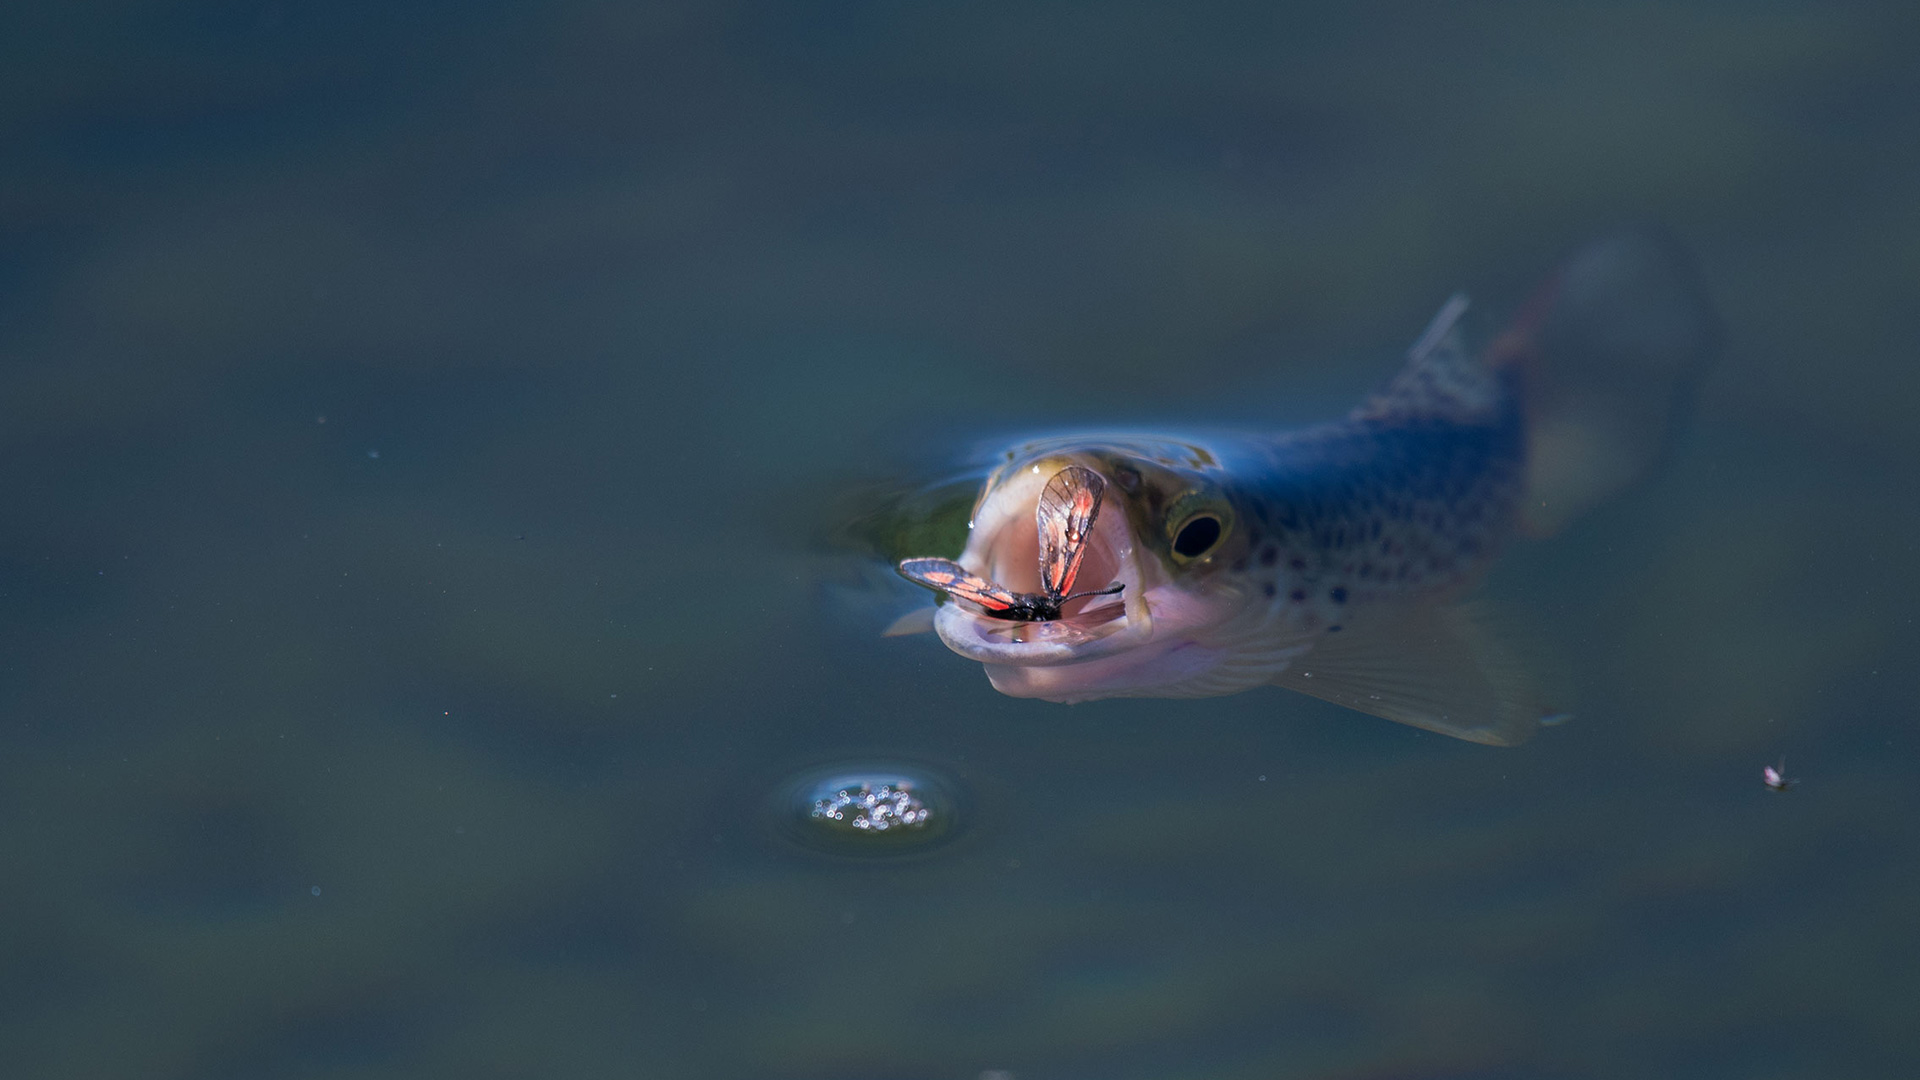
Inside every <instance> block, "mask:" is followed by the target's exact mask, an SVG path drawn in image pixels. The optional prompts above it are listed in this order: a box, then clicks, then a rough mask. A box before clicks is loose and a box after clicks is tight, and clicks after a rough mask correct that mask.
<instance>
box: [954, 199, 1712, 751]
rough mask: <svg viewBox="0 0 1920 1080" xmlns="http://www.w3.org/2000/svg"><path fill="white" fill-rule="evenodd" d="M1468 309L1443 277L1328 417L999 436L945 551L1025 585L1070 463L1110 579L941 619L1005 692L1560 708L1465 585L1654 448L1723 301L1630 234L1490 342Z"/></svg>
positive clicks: (976, 570)
mask: <svg viewBox="0 0 1920 1080" xmlns="http://www.w3.org/2000/svg"><path fill="white" fill-rule="evenodd" d="M1465 308H1466V301H1465V299H1464V298H1463V297H1456V298H1454V299H1453V300H1451V301H1449V302H1448V303H1447V305H1446V306H1445V307H1444V308H1443V309H1442V310H1441V312H1440V314H1439V315H1438V316H1437V317H1436V318H1435V319H1434V321H1433V323H1432V325H1431V326H1430V327H1429V328H1428V330H1427V332H1426V333H1425V334H1423V335H1422V336H1421V337H1420V339H1419V340H1418V341H1417V342H1416V344H1415V345H1414V346H1413V348H1412V349H1411V350H1410V352H1409V355H1408V358H1407V362H1406V364H1405V366H1404V367H1403V368H1402V369H1401V370H1400V372H1399V373H1398V374H1397V375H1395V376H1394V377H1393V378H1392V379H1390V380H1389V381H1388V382H1387V383H1386V385H1385V386H1383V387H1382V388H1381V389H1380V390H1379V391H1378V392H1377V393H1375V394H1374V395H1372V396H1371V397H1369V398H1368V399H1367V400H1366V401H1364V402H1363V403H1362V404H1361V405H1360V406H1359V407H1358V408H1356V409H1354V410H1353V411H1352V412H1351V413H1349V414H1348V415H1347V416H1346V417H1344V418H1343V419H1340V420H1337V421H1334V422H1331V423H1326V424H1321V425H1318V426H1314V427H1310V428H1306V429H1303V430H1297V431H1291V432H1281V433H1247V434H1239V435H1207V436H1202V437H1194V438H1173V437H1166V436H1158V435H1141V434H1120V435H1096V436H1065V437H1055V438H1048V439H1042V440H1037V441H1034V442H1030V443H1027V444H1025V445H1022V446H1019V447H1016V448H1014V449H1012V450H1010V451H1009V452H1008V453H1007V454H1006V455H1005V457H1004V458H1003V462H1002V464H1001V466H1000V467H999V468H998V469H997V470H996V471H995V472H994V473H993V474H992V475H991V476H990V477H989V478H988V479H987V481H986V484H985V486H984V487H983V489H982V491H981V494H980V497H979V500H978V502H977V503H976V505H975V509H974V513H973V516H972V519H971V521H970V523H969V529H970V532H969V536H968V543H967V546H966V549H965V551H964V552H962V554H961V555H960V558H959V560H958V564H959V566H960V567H963V568H964V569H965V571H966V572H968V573H970V574H974V575H980V576H981V577H984V578H986V579H989V580H990V581H991V582H994V583H998V584H999V585H1001V586H1004V587H1005V588H1006V589H1009V590H1013V591H1014V592H1016V593H1022V594H1026V593H1038V592H1039V591H1040V589H1041V588H1042V584H1043V583H1042V581H1041V574H1042V565H1043V563H1044V561H1045V560H1044V558H1041V557H1037V554H1038V553H1039V552H1040V549H1041V544H1042V538H1041V536H1040V530H1041V528H1042V526H1041V525H1036V522H1035V508H1036V506H1037V505H1038V504H1039V502H1040V500H1041V498H1042V495H1043V492H1044V491H1045V490H1046V489H1047V485H1048V484H1049V482H1050V481H1051V480H1053V478H1055V477H1056V476H1060V475H1062V474H1063V470H1068V469H1071V468H1073V467H1076V466H1077V467H1079V468H1083V469H1087V470H1091V471H1092V472H1094V473H1096V474H1097V475H1098V476H1099V477H1101V478H1104V480H1105V482H1106V497H1107V509H1106V510H1105V512H1103V513H1101V514H1100V516H1099V517H1098V518H1097V520H1096V521H1095V522H1094V523H1093V525H1092V527H1091V529H1090V532H1089V535H1088V536H1087V537H1086V538H1085V541H1084V550H1083V551H1079V552H1076V557H1077V558H1079V559H1080V560H1082V561H1081V564H1080V566H1079V579H1080V580H1081V581H1083V582H1109V581H1111V582H1114V583H1115V584H1116V585H1119V586H1121V588H1120V589H1119V590H1118V591H1117V592H1115V593H1112V594H1108V595H1096V596H1087V597H1081V598H1077V599H1072V600H1068V601H1066V602H1065V603H1063V604H1061V605H1060V606H1059V608H1058V612H1057V617H1055V618H1051V619H1049V620H1048V621H1035V622H1026V621H1008V620H1007V619H1005V618H996V617H993V616H992V615H991V614H990V613H989V612H987V611H985V610H983V609H981V608H980V606H979V605H977V604H972V603H966V602H949V603H947V604H945V605H943V606H941V607H940V608H939V610H938V611H937V612H936V614H935V617H934V620H933V622H934V629H935V630H936V631H937V632H938V633H939V635H940V637H941V639H942V640H943V641H944V642H945V643H946V644H947V645H948V646H949V647H950V648H952V649H953V650H954V651H955V652H957V653H959V654H961V655H963V656H966V657H969V658H971V659H974V660H977V661H980V662H981V663H982V664H984V665H985V667H986V671H987V675H988V677H989V678H990V679H991V680H992V683H993V685H994V687H995V688H997V689H998V690H1000V691H1001V692H1003V693H1006V694H1010V695H1013V696H1017V697H1033V698H1042V699H1046V700H1049V701H1058V702H1081V701H1090V700H1095V699H1099V698H1109V697H1124V696H1136V697H1204V696H1212V695H1219V694H1230V693H1235V692H1238V691H1242V690H1246V689H1250V688H1252V687H1254V686H1258V685H1262V684H1265V683H1278V684H1280V685H1282V686H1286V687H1288V688H1290V689H1294V690H1298V691H1302V692H1305V693H1308V694H1312V695H1314V696H1317V697H1321V698H1324V699H1327V700H1330V701H1334V702H1337V703H1339V704H1342V705H1346V706H1349V707H1352V708H1356V709H1359V710H1361V711H1365V712H1369V713H1373V714H1375V715H1379V716H1384V717H1387V718H1389V719H1393V720H1398V721H1401V722H1403V723H1410V724H1414V725H1417V726H1420V727H1423V728H1427V729H1429V730H1434V731H1439V732H1443V733H1446V734H1449V735H1454V736H1458V737H1461V738H1466V739H1471V740H1474V741H1477V742H1483V743H1493V744H1510V743H1515V742H1519V741H1521V740H1523V739H1525V738H1526V737H1527V736H1528V735H1530V734H1531V733H1532V732H1533V731H1534V730H1535V729H1536V728H1537V727H1538V726H1539V724H1540V723H1541V722H1542V721H1544V720H1546V719H1547V718H1548V717H1550V716H1551V715H1552V714H1553V713H1554V710H1552V709H1550V708H1548V707H1546V706H1545V704H1544V703H1543V702H1542V701H1541V700H1539V698H1538V697H1537V695H1536V694H1535V693H1534V691H1533V690H1532V688H1531V684H1530V683H1529V682H1528V680H1527V679H1526V677H1525V674H1524V673H1523V672H1522V671H1521V670H1520V669H1519V667H1518V665H1516V664H1515V663H1513V662H1512V661H1511V660H1510V659H1509V658H1508V657H1507V655H1506V654H1505V652H1504V651H1503V650H1502V649H1501V648H1500V647H1499V646H1498V644H1497V642H1495V641H1494V640H1493V638H1492V637H1490V636H1489V635H1488V634H1486V633H1485V632H1484V631H1483V630H1482V629H1481V628H1480V627H1478V626H1477V625H1476V624H1475V622H1474V620H1473V619H1472V618H1471V617H1470V616H1469V615H1468V613H1467V611H1466V610H1465V609H1464V608H1463V607H1461V606H1460V604H1459V603H1458V602H1459V601H1460V600H1461V598H1462V597H1463V596H1464V595H1465V594H1466V593H1467V592H1469V591H1470V590H1471V589H1472V587H1473V586H1474V584H1476V583H1477V582H1478V580H1479V579H1480V578H1481V577H1482V576H1483V575H1484V573H1485V572H1486V569H1487V567H1488V566H1489V565H1490V563H1491V562H1492V560H1493V559H1494V558H1495V556H1496V555H1497V554H1498V553H1499V552H1500V550H1501V549H1502V547H1503V546H1504V545H1505V544H1506V543H1507V542H1508V541H1509V540H1511V539H1512V538H1514V537H1515V536H1516V535H1520V534H1522V533H1526V532H1534V533H1538V532H1543V531H1550V530H1551V529H1553V528H1556V527H1557V526H1558V525H1559V524H1561V523H1563V522H1564V521H1565V520H1566V519H1568V518H1570V517H1571V516H1573V515H1574V514H1577V513H1578V512H1579V511H1580V510H1581V509H1584V508H1585V507H1586V506H1589V505H1591V504H1592V503H1594V502H1597V501H1599V500H1600V499H1602V498H1604V497H1606V496H1607V495H1609V494H1611V493H1612V492H1613V491H1616V490H1618V489H1619V488H1620V487H1622V486H1624V485H1625V484H1626V483H1628V482H1630V481H1631V480H1632V479H1634V478H1636V477H1637V476H1638V475H1639V474H1641V473H1643V472H1644V471H1645V470H1646V468H1648V467H1649V466H1650V465H1651V464H1652V463H1653V462H1654V461H1655V460H1657V458H1658V457H1659V456H1660V455H1661V454H1662V453H1663V452H1664V447H1665V445H1666V444H1667V442H1668V441H1669V440H1670V438H1671V436H1672V434H1673V432H1674V431H1675V429H1676V427H1677V424H1678V419H1679V417H1680V416H1681V414H1682V413H1683V411H1684V410H1683V406H1684V400H1685V398H1686V397H1687V395H1688V394H1689V392H1690V390H1691V388H1692V386H1693V384H1694V382H1695V381H1696V380H1697V377H1698V374H1699V373H1700V372H1701V371H1702V370H1703V369H1704V368H1705V366H1706V365H1707V363H1708V362H1709V361H1710V359H1711V357H1712V354H1713V352H1714V349H1715V346H1716V338H1717V334H1716V326H1715V323H1714V321H1713V317H1712V314H1711V311H1710V308H1709V307H1708V306H1707V304H1706V301H1705V299H1704V295H1703V293H1702V292H1701V291H1700V289H1699V288H1698V287H1697V285H1696V284H1695V283H1694V279H1693V278H1692V276H1691V274H1690V273H1689V272H1688V271H1687V269H1686V264H1685V260H1684V258H1683V257H1682V256H1681V255H1680V254H1679V252H1678V251H1677V250H1676V249H1675V248H1674V247H1673V246H1672V245H1671V244H1670V243H1669V242H1667V241H1665V240H1664V239H1662V238H1659V237H1657V236H1652V235H1645V234H1634V235H1630V236H1625V237H1618V238H1615V239H1613V240H1610V241H1607V242H1604V243H1602V244H1598V245H1595V246H1594V247H1592V248H1590V249H1587V250H1586V251H1584V252H1582V253H1581V254H1580V255H1578V256H1576V257H1575V258H1574V259H1573V260H1570V261H1569V262H1568V264H1566V266H1564V267H1563V268H1562V270H1561V272H1560V273H1559V274H1558V275H1556V278H1555V280H1554V281H1553V282H1552V283H1550V284H1549V286H1548V287H1547V288H1545V289H1544V290H1543V292H1542V296H1541V297H1540V298H1539V299H1537V300H1536V303H1535V304H1534V305H1532V309H1531V314H1530V315H1529V316H1526V317H1523V318H1522V319H1521V320H1520V321H1519V324H1518V325H1517V326H1516V327H1515V329H1514V330H1513V331H1511V332H1509V333H1508V334H1507V335H1505V336H1503V337H1502V338H1501V339H1499V340H1498V341H1496V342H1495V343H1494V344H1493V345H1491V346H1489V347H1486V348H1484V349H1479V350H1473V349H1470V348H1469V347H1468V345H1467V343H1466V341H1465V339H1464V336H1463V334H1462V331H1461V328H1460V316H1461V315H1462V313H1463V312H1464V310H1465ZM1556 365H1561V366H1564V367H1565V370H1557V369H1556ZM1044 518H1045V515H1044V513H1043V514H1042V520H1043V521H1044Z"/></svg>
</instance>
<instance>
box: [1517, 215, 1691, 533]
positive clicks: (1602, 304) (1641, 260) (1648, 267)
mask: <svg viewBox="0 0 1920 1080" xmlns="http://www.w3.org/2000/svg"><path fill="white" fill-rule="evenodd" d="M1720 338H1721V333H1720V322H1719V318H1718V317H1717V316H1716V315H1715V314H1714V312H1713V305H1712V304H1711V302H1710V301H1709V300H1708V299H1707V294H1706V289H1705V287H1704V286H1703V285H1702V284H1701V282H1700V279H1699V277H1698V275H1697V274H1696V272H1695V271H1694V269H1693V263H1692V260H1691V259H1690V258H1689V257H1688V255H1687V254H1686V252H1685V250H1684V249H1683V248H1682V247H1681V246H1680V245H1679V243H1678V242H1677V241H1675V240H1674V239H1673V238H1672V237H1670V236H1668V235H1666V234H1665V233H1663V232H1659V231H1654V230H1643V231H1638V232H1630V233H1624V234H1621V235H1618V236H1613V237H1609V238H1608V239H1605V240H1601V241H1599V242H1597V243H1594V244H1592V245H1590V246H1588V247H1586V248H1583V249H1582V250H1580V251H1579V252H1577V253H1576V254H1575V255H1574V256H1573V257H1572V258H1571V259H1569V260H1568V261H1567V262H1566V264H1565V265H1563V266H1562V267H1561V268H1560V270H1559V271H1558V272H1557V273H1556V274H1555V275H1554V276H1553V278H1552V280H1550V281H1549V282H1548V283H1547V285H1546V286H1545V287H1544V288H1543V289H1542V290H1541V291H1540V293H1539V294H1538V295H1536V296H1535V298H1534V300H1533V302H1532V303H1530V304H1529V305H1528V308H1527V310H1526V311H1524V312H1523V313H1522V315H1521V318H1520V319H1519V320H1518V323H1517V325H1516V326H1515V328H1514V330H1512V331H1510V332H1509V333H1508V334H1507V335H1506V336H1505V337H1503V338H1501V339H1500V340H1499V341H1498V342H1496V343H1495V344H1494V346H1493V348H1492V349H1491V350H1490V351H1489V353H1488V362H1489V363H1490V364H1491V365H1493V366H1495V367H1515V368H1517V369H1518V370H1519V371H1520V373H1521V382H1522V385H1523V387H1524V393H1525V401H1526V409H1527V425H1528V448H1527V453H1528V462H1527V498H1526V505H1525V507H1524V508H1523V509H1522V512H1521V523H1522V526H1523V528H1525V529H1526V530H1527V531H1528V532H1530V533H1532V534H1534V535H1537V536H1544V535H1548V534H1551V533H1553V532H1556V531H1558V530H1559V529H1560V528H1561V527H1562V526H1564V525H1565V524H1566V523H1567V522H1569V521H1571V520H1573V519H1574V518H1575V517H1577V516H1579V515H1580V514H1582V513H1584V512H1585V511H1587V510H1588V509H1590V508H1592V507H1593V506H1594V505H1595V504H1597V503H1600V502H1602V501H1604V500H1605V499H1607V498H1608V497H1610V496H1612V495H1614V494H1615V493H1617V492H1619V491H1620V490H1621V489H1623V488H1625V487H1627V486H1628V485H1630V484H1632V483H1633V482H1634V481H1636V480H1638V479H1640V478H1641V477H1642V476H1644V475H1646V473H1647V472H1649V471H1650V470H1651V469H1652V468H1653V467H1654V466H1655V465H1657V464H1658V463H1659V462H1660V460H1661V459H1662V458H1663V457H1664V456H1665V455H1666V454H1667V452H1668V450H1669V448H1670V447H1671V445H1672V443H1673V441H1674V439H1675V437H1676V436H1677V435H1678V433H1679V431H1680V428H1681V427H1682V425H1683V423H1684V421H1685V420H1686V417H1687V414H1688V413H1689V412H1690V411H1691V405H1692V402H1693V397H1694V392H1695V390H1696V388H1697V387H1698V385H1699V383H1700V380H1701V378H1702V376H1704V375H1705V373H1706V371H1707V369H1708V368H1709V367H1711V366H1712V363H1713V360H1714V357H1715V356H1716V355H1717V354H1718V353H1719V351H1720Z"/></svg>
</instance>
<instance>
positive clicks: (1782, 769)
mask: <svg viewBox="0 0 1920 1080" xmlns="http://www.w3.org/2000/svg"><path fill="white" fill-rule="evenodd" d="M1760 782H1761V783H1763V784H1765V785H1767V790H1768V791H1785V790H1787V789H1788V788H1790V787H1792V786H1793V785H1795V784H1797V783H1799V782H1800V781H1798V780H1794V779H1791V778H1789V777H1788V776H1787V759H1786V758H1781V759H1780V764H1779V765H1778V766H1777V767H1776V766H1773V765H1768V766H1765V767H1763V768H1762V769H1761V770H1760Z"/></svg>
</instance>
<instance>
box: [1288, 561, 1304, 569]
mask: <svg viewBox="0 0 1920 1080" xmlns="http://www.w3.org/2000/svg"><path fill="white" fill-rule="evenodd" d="M1287 565H1288V566H1290V567H1292V568H1293V569H1295V570H1305V569H1306V568H1307V560H1305V559H1288V560H1287Z"/></svg>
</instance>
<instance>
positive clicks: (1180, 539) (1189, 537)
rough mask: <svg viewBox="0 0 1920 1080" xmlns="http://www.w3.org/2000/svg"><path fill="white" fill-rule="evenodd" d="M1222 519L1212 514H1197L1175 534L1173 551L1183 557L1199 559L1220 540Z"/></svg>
mask: <svg viewBox="0 0 1920 1080" xmlns="http://www.w3.org/2000/svg"><path fill="white" fill-rule="evenodd" d="M1223 531H1225V530H1223V529H1222V528H1221V525H1220V519H1219V518H1218V517H1215V516H1214V515H1212V514H1195V515H1194V516H1192V517H1190V518H1188V519H1187V520H1186V523H1185V524H1183V525H1181V526H1180V531H1179V532H1176V533H1174V534H1173V553H1174V554H1175V555H1178V556H1180V557H1181V558H1183V559H1197V558H1199V557H1200V556H1202V555H1205V554H1206V553H1207V552H1209V551H1212V550H1213V545H1215V544H1217V543H1219V542H1220V534H1221V533H1222V532H1223Z"/></svg>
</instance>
